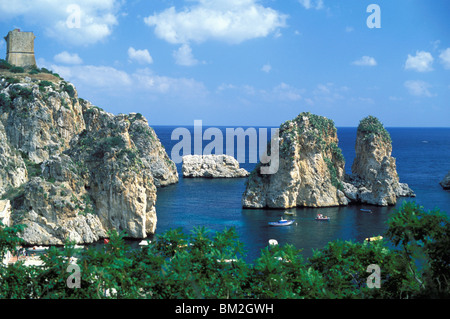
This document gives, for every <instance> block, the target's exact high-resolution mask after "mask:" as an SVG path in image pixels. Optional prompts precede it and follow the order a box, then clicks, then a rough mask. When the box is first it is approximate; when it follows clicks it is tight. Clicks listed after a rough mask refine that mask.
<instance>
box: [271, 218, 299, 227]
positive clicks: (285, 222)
mask: <svg viewBox="0 0 450 319" xmlns="http://www.w3.org/2000/svg"><path fill="white" fill-rule="evenodd" d="M294 221H295V220H293V219H291V220H288V219H284V218H283V217H281V218H280V220H279V221H277V222H269V226H275V227H280V226H289V225H292V224H293V223H294Z"/></svg>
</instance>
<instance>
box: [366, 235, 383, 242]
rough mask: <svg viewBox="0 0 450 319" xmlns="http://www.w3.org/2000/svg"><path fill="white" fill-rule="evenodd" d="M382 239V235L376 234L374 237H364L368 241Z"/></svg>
mask: <svg viewBox="0 0 450 319" xmlns="http://www.w3.org/2000/svg"><path fill="white" fill-rule="evenodd" d="M382 239H383V236H376V237H369V238H366V239H365V241H366V242H368V243H370V242H371V241H377V240H382Z"/></svg>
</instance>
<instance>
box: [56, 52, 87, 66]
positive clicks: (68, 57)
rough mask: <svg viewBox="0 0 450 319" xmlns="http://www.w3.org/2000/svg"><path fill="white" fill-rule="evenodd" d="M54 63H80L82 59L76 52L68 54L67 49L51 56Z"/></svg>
mask: <svg viewBox="0 0 450 319" xmlns="http://www.w3.org/2000/svg"><path fill="white" fill-rule="evenodd" d="M53 59H54V60H55V62H56V63H63V64H82V63H83V60H82V59H81V58H80V57H79V56H78V54H76V53H73V54H70V53H69V52H67V51H63V52H61V53H59V54H57V55H55V57H54V58H53Z"/></svg>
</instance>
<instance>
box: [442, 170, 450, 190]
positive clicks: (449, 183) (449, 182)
mask: <svg viewBox="0 0 450 319" xmlns="http://www.w3.org/2000/svg"><path fill="white" fill-rule="evenodd" d="M439 184H440V185H441V186H442V188H443V189H450V171H449V172H448V173H447V175H446V176H445V177H444V179H443V180H442V181H441V182H440V183H439Z"/></svg>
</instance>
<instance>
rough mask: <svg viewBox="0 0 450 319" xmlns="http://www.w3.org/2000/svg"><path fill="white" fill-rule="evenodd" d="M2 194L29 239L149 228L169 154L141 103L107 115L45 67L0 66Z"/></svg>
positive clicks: (170, 175)
mask: <svg viewBox="0 0 450 319" xmlns="http://www.w3.org/2000/svg"><path fill="white" fill-rule="evenodd" d="M0 150H1V151H0V163H1V167H2V168H1V169H0V197H1V199H4V200H9V201H10V202H11V206H12V216H11V217H12V220H13V221H14V223H22V224H25V225H27V227H26V229H25V231H24V234H23V238H24V239H25V241H26V242H27V243H29V244H44V245H49V244H63V243H64V242H65V241H66V240H67V239H69V240H72V241H75V242H77V243H92V242H94V241H96V240H98V239H100V238H102V237H106V236H107V232H108V231H109V230H113V229H114V230H117V231H124V232H125V233H126V235H127V236H129V237H135V238H144V237H146V236H147V235H148V234H150V233H153V232H154V231H155V228H156V211H155V203H156V189H157V187H161V186H165V185H168V184H172V183H176V182H178V173H177V170H176V166H175V164H174V163H173V162H172V161H171V160H170V158H169V157H168V156H167V154H166V152H165V150H164V148H163V146H162V145H161V143H160V141H159V139H158V137H157V136H156V134H155V132H154V130H153V129H152V128H150V127H149V125H148V122H147V120H146V119H145V118H144V117H143V116H142V115H141V114H139V113H137V114H136V113H132V114H129V115H125V114H119V115H113V114H110V113H107V112H105V111H103V110H102V109H100V108H98V107H96V106H94V105H92V104H91V103H90V102H88V101H85V100H83V99H81V98H78V94H77V91H76V89H75V87H74V86H73V85H72V84H71V83H69V82H66V81H64V80H63V79H61V78H60V77H59V76H58V75H56V74H52V73H51V72H50V71H48V70H44V69H42V70H39V69H34V70H32V72H29V73H28V72H27V73H18V74H17V73H11V72H9V71H8V70H7V69H2V70H0Z"/></svg>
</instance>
